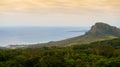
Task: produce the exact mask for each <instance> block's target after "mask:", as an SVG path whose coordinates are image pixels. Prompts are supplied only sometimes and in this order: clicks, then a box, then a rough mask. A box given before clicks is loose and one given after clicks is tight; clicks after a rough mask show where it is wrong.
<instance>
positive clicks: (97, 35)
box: [29, 22, 120, 47]
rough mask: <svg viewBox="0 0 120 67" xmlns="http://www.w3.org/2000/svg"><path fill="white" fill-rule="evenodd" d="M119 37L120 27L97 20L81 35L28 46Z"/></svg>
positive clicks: (77, 42)
mask: <svg viewBox="0 0 120 67" xmlns="http://www.w3.org/2000/svg"><path fill="white" fill-rule="evenodd" d="M119 37H120V29H119V28H117V27H114V26H110V25H108V24H106V23H102V22H98V23H96V24H95V25H93V26H92V27H91V29H90V30H89V31H88V32H86V33H85V34H84V35H82V36H77V37H73V38H69V39H65V40H61V41H52V42H49V43H43V44H34V45H31V46H29V47H41V46H70V45H74V44H88V43H91V42H95V41H103V40H110V39H115V38H119Z"/></svg>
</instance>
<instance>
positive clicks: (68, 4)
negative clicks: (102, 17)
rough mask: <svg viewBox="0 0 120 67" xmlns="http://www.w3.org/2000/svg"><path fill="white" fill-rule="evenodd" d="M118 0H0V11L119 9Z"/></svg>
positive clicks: (119, 0) (119, 2)
mask: <svg viewBox="0 0 120 67" xmlns="http://www.w3.org/2000/svg"><path fill="white" fill-rule="evenodd" d="M119 8H120V0H0V10H1V11H0V12H5V11H7V12H9V11H10V12H11V11H21V12H22V11H23V12H24V11H28V12H29V11H37V10H40V11H44V10H51V9H58V10H72V11H78V10H87V9H88V10H89V9H91V10H103V11H104V10H107V11H111V10H112V11H113V10H114V11H119V10H120V9H119Z"/></svg>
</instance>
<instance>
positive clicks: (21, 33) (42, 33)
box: [0, 27, 89, 46]
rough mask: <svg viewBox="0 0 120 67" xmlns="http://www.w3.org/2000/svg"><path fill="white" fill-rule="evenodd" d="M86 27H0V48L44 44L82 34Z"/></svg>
mask: <svg viewBox="0 0 120 67" xmlns="http://www.w3.org/2000/svg"><path fill="white" fill-rule="evenodd" d="M88 29H89V28H88V27H1V28H0V46H8V45H15V44H17V45H20V44H34V43H45V42H50V41H58V40H63V39H67V38H71V37H75V36H80V35H82V34H84V33H85V32H86V31H87V30H88Z"/></svg>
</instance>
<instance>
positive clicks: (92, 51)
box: [0, 39, 120, 67]
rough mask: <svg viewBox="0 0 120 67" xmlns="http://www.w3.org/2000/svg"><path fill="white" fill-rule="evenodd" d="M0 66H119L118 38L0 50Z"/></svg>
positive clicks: (119, 44)
mask: <svg viewBox="0 0 120 67" xmlns="http://www.w3.org/2000/svg"><path fill="white" fill-rule="evenodd" d="M0 67H120V39H113V40H106V41H97V42H93V43H90V44H83V45H81V44H74V46H68V47H55V46H53V47H42V48H24V49H6V50H2V49H1V50H0Z"/></svg>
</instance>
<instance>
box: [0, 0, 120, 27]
mask: <svg viewBox="0 0 120 67" xmlns="http://www.w3.org/2000/svg"><path fill="white" fill-rule="evenodd" d="M96 22H104V23H108V24H111V25H114V26H118V27H120V0H0V26H73V27H74V26H75V27H76V26H91V25H93V24H94V23H96Z"/></svg>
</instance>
